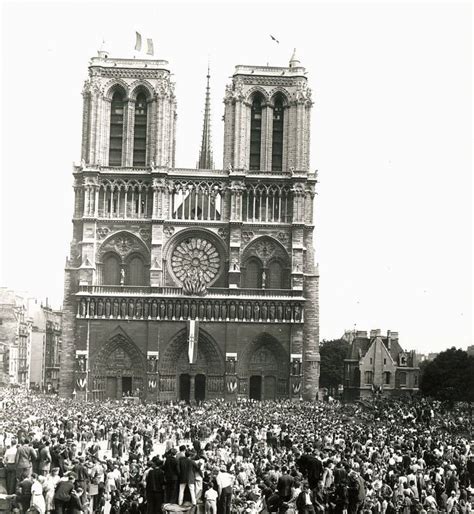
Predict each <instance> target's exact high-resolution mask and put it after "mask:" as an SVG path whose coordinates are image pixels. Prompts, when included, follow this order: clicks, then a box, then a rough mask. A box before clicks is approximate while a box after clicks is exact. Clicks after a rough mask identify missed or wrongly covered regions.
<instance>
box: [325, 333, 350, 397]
mask: <svg viewBox="0 0 474 514" xmlns="http://www.w3.org/2000/svg"><path fill="white" fill-rule="evenodd" d="M348 351H349V343H348V342H347V341H344V339H333V340H330V341H322V342H321V345H320V348H319V354H320V356H321V375H320V377H319V384H320V387H327V388H328V390H329V394H331V395H333V396H335V394H336V392H337V389H338V386H339V384H342V383H344V359H345V358H346V357H347V352H348Z"/></svg>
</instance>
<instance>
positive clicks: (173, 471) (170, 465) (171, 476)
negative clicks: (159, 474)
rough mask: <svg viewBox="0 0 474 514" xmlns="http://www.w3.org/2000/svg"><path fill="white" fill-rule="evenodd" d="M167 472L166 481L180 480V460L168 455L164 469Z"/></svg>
mask: <svg viewBox="0 0 474 514" xmlns="http://www.w3.org/2000/svg"><path fill="white" fill-rule="evenodd" d="M163 470H164V472H165V478H166V481H167V482H168V481H171V482H174V481H176V480H178V476H179V468H178V459H177V458H176V457H175V456H174V455H168V457H166V460H165V465H164V467H163Z"/></svg>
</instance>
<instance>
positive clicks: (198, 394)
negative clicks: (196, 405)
mask: <svg viewBox="0 0 474 514" xmlns="http://www.w3.org/2000/svg"><path fill="white" fill-rule="evenodd" d="M194 399H195V400H196V401H197V402H203V401H204V400H205V399H206V375H202V374H199V375H196V378H195V379H194Z"/></svg>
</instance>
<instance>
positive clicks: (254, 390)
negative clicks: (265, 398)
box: [249, 375, 262, 400]
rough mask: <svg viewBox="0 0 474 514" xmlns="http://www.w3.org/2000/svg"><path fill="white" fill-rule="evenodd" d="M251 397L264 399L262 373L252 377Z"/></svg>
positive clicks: (252, 398)
mask: <svg viewBox="0 0 474 514" xmlns="http://www.w3.org/2000/svg"><path fill="white" fill-rule="evenodd" d="M249 398H250V399H251V400H261V399H262V377H261V376H260V375H253V376H251V377H250V387H249Z"/></svg>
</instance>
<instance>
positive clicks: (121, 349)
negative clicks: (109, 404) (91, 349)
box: [89, 331, 146, 400]
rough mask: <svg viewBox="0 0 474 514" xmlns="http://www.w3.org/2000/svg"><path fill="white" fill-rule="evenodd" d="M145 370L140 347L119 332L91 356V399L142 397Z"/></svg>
mask: <svg viewBox="0 0 474 514" xmlns="http://www.w3.org/2000/svg"><path fill="white" fill-rule="evenodd" d="M121 332H123V331H121ZM145 371H146V370H145V360H144V358H143V356H142V354H141V352H140V350H139V349H138V347H137V346H136V345H135V344H134V343H133V341H132V340H131V339H129V338H128V337H127V336H126V335H125V334H124V333H118V334H116V335H114V336H112V337H111V338H110V339H109V341H107V342H106V343H105V344H104V345H103V346H102V347H101V349H100V350H99V352H98V353H96V354H95V355H91V376H90V381H89V391H90V393H91V398H92V399H95V400H105V399H109V400H119V399H121V398H123V397H125V396H141V395H142V394H143V392H144V383H143V377H144V376H145Z"/></svg>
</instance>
